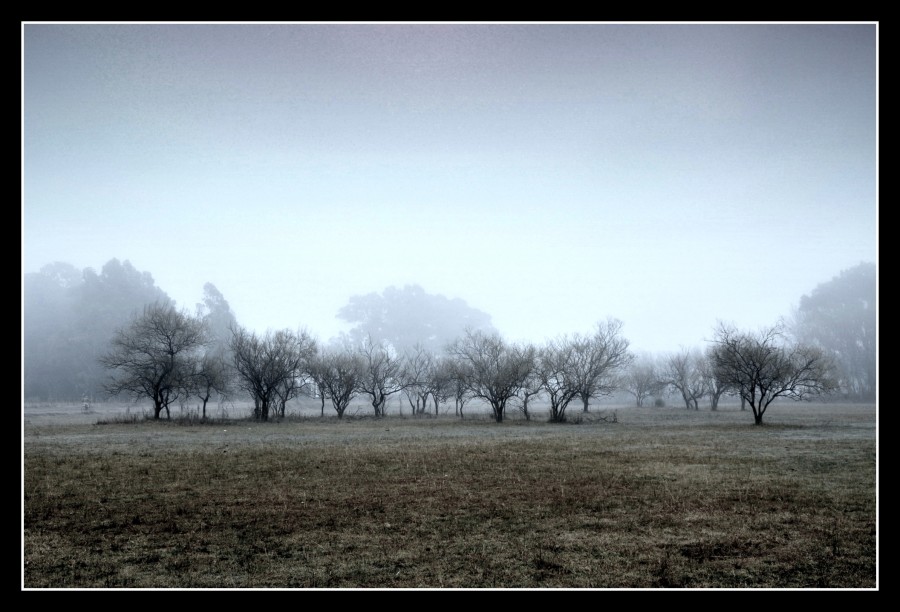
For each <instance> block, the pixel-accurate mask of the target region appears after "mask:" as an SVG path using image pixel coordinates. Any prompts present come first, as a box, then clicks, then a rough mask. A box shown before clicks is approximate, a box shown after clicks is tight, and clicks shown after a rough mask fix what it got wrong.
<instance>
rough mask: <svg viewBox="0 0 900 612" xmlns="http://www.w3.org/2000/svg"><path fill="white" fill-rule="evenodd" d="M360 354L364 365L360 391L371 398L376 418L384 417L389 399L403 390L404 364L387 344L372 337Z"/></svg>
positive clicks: (361, 348)
mask: <svg viewBox="0 0 900 612" xmlns="http://www.w3.org/2000/svg"><path fill="white" fill-rule="evenodd" d="M358 352H359V355H360V357H361V358H362V364H363V375H362V376H361V377H360V381H359V390H360V391H361V392H362V393H364V394H366V395H368V396H369V399H370V400H371V402H372V408H374V409H375V416H383V415H384V413H385V404H386V403H387V399H388V397H390V396H391V395H393V394H395V393H399V392H400V391H402V390H403V380H402V376H401V375H402V368H403V363H402V362H401V360H400V359H397V358H396V357H395V356H394V355H393V352H392V350H391V349H390V348H389V347H388V346H386V343H385V342H375V341H373V340H372V336H367V338H366V339H365V340H364V341H363V343H362V345H361V346H360V347H359V349H358Z"/></svg>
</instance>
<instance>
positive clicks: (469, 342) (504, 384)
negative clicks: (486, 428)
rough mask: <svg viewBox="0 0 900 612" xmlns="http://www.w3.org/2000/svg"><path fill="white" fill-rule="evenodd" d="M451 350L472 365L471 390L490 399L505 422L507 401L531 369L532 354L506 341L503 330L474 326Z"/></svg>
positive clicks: (498, 418)
mask: <svg viewBox="0 0 900 612" xmlns="http://www.w3.org/2000/svg"><path fill="white" fill-rule="evenodd" d="M449 352H450V354H451V355H453V356H454V357H455V358H456V359H458V360H459V361H461V362H463V363H465V364H466V365H467V366H468V367H469V377H468V380H467V386H468V388H469V391H470V393H471V394H472V395H473V396H474V397H478V398H481V399H483V400H485V401H486V402H488V403H489V404H490V406H491V410H492V412H493V415H494V420H495V421H496V422H498V423H502V422H503V415H504V413H505V410H506V404H507V402H508V401H509V400H510V398H512V397H515V395H516V393H518V391H519V389H520V388H521V387H522V385H524V384H525V380H526V379H527V377H528V375H529V374H530V373H531V370H532V368H533V359H532V358H531V356H529V355H526V354H525V353H524V352H523V351H522V350H521V349H520V348H518V347H515V346H510V345H509V344H507V343H506V342H504V341H503V339H502V338H501V337H500V335H499V334H490V335H488V334H485V333H484V332H480V331H472V330H466V333H465V335H464V336H463V337H461V338H458V339H457V340H456V341H455V342H454V343H453V344H452V345H450V347H449Z"/></svg>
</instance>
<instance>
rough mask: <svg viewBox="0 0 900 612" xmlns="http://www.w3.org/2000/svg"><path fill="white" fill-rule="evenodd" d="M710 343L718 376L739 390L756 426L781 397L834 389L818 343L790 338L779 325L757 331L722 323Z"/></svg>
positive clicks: (831, 370) (829, 365)
mask: <svg viewBox="0 0 900 612" xmlns="http://www.w3.org/2000/svg"><path fill="white" fill-rule="evenodd" d="M714 343H715V346H714V348H713V353H712V354H713V360H714V367H715V373H716V376H717V377H718V378H719V379H720V380H722V381H723V382H724V383H725V384H727V385H730V386H731V387H733V388H734V389H737V391H738V393H739V395H740V397H741V399H742V400H744V401H746V403H747V404H749V405H750V409H751V410H752V411H753V419H754V422H755V423H756V424H757V425H762V422H763V415H764V414H765V412H766V410H767V409H768V407H769V405H770V404H771V403H772V402H773V401H775V400H776V399H778V398H780V397H781V398H786V399H791V400H805V399H811V398H813V397H817V396H820V395H823V394H827V393H831V392H833V391H835V390H836V389H837V388H838V383H837V377H836V369H835V367H834V364H833V362H832V361H831V359H830V358H829V357H828V355H827V354H826V353H825V352H824V351H823V350H822V349H820V348H818V347H811V346H806V345H803V344H799V343H791V342H788V341H787V339H786V337H785V333H784V326H783V324H782V323H778V324H776V325H774V326H772V327H768V328H763V329H761V330H760V331H758V332H755V333H754V332H746V331H738V330H737V329H735V328H734V327H733V326H731V325H726V324H724V323H720V324H719V327H718V328H717V329H716V332H715V340H714Z"/></svg>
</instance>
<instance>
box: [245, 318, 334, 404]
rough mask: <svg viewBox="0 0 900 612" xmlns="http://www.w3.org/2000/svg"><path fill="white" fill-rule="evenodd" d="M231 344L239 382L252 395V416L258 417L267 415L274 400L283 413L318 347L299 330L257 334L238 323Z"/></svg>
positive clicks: (296, 390) (297, 389)
mask: <svg viewBox="0 0 900 612" xmlns="http://www.w3.org/2000/svg"><path fill="white" fill-rule="evenodd" d="M230 348H231V353H232V359H233V365H234V370H235V372H236V373H237V378H238V385H239V386H240V387H241V388H242V389H244V390H245V391H247V392H248V393H249V394H250V396H251V397H252V398H253V403H254V410H253V416H254V418H256V419H258V420H261V421H267V420H268V419H269V410H270V408H271V406H272V405H273V403H274V405H275V410H276V413H277V414H278V415H280V416H284V410H285V404H286V403H287V402H288V400H290V399H291V398H293V397H294V396H295V395H296V393H297V392H298V391H299V388H300V385H299V384H298V378H301V377H303V376H305V375H306V373H307V372H308V371H309V361H310V359H311V358H312V357H313V356H314V355H315V354H316V350H317V349H316V343H315V340H314V339H313V338H312V337H310V336H309V335H308V334H307V333H306V332H305V331H302V330H301V331H300V332H297V333H294V332H292V331H290V330H286V329H284V330H279V331H276V332H266V333H265V334H264V335H262V336H257V335H256V334H255V333H252V332H249V331H247V330H246V329H244V328H242V327H237V326H235V327H234V328H233V329H232V337H231V343H230Z"/></svg>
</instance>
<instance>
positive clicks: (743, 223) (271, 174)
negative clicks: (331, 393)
mask: <svg viewBox="0 0 900 612" xmlns="http://www.w3.org/2000/svg"><path fill="white" fill-rule="evenodd" d="M877 87H878V24H877V23H875V22H868V23H866V22H860V23H809V24H804V23H801V24H796V23H792V24H787V23H785V24H781V23H755V24H750V23H723V24H711V23H702V24H699V23H698V24H686V23H655V24H648V23H631V24H628V23H591V24H588V23H569V24H565V23H422V24H410V23H359V24H337V23H331V24H327V23H290V24H289V23H241V24H225V23H205V24H204V23H142V24H124V23H123V24H115V23H95V24H91V23H58V24H57V23H44V22H23V24H22V102H23V106H22V108H23V112H22V160H23V164H22V227H21V235H22V272H23V275H24V274H26V273H29V272H37V271H39V270H40V269H41V267H43V266H44V265H46V264H49V263H53V262H56V261H64V262H68V263H70V264H72V265H74V266H75V267H77V268H79V269H83V268H86V267H91V268H94V269H95V270H97V271H99V270H100V269H101V268H102V266H103V265H104V264H105V263H106V262H107V261H109V260H110V259H112V258H117V259H119V260H120V261H124V260H128V261H130V262H131V263H132V265H134V267H135V268H137V269H138V270H140V271H146V272H149V273H150V274H151V275H152V276H153V278H154V280H155V282H156V285H157V286H158V287H160V288H161V289H162V290H164V291H165V292H166V293H168V295H169V296H170V297H172V298H173V299H174V300H176V302H177V304H178V305H179V306H180V307H185V308H187V309H189V310H191V311H193V310H194V308H195V306H196V304H197V303H198V302H200V301H201V299H202V296H203V286H204V284H205V283H207V282H210V283H213V284H214V285H215V286H216V287H217V288H218V290H219V291H220V292H221V293H222V294H223V296H224V297H225V299H226V300H227V301H228V302H229V304H230V305H231V308H232V310H233V311H234V313H235V315H236V317H237V319H238V322H239V323H241V324H243V325H244V326H246V327H248V328H250V329H253V330H255V331H259V332H263V331H265V330H267V329H283V328H289V329H298V328H301V327H302V328H306V329H307V330H309V331H311V332H313V333H314V334H315V335H317V336H318V337H319V338H321V339H323V340H325V339H327V338H330V337H331V336H333V335H335V334H337V333H339V332H341V331H344V330H346V329H348V327H349V325H348V324H347V323H345V322H342V321H341V320H339V319H338V318H337V317H336V314H337V311H338V310H339V309H340V308H341V307H342V306H344V305H345V304H347V302H348V301H349V298H350V297H351V296H354V295H362V294H367V293H372V292H376V293H380V292H382V291H383V290H384V289H385V288H387V287H389V286H397V287H402V286H404V285H407V284H414V283H415V284H419V285H421V286H422V287H423V288H424V290H425V291H426V292H428V293H431V294H440V295H444V296H446V297H448V298H461V299H463V300H465V301H466V302H467V303H468V305H470V306H472V307H474V308H477V309H479V310H482V311H484V312H486V313H488V314H489V315H491V317H492V322H493V324H494V326H495V327H496V328H497V329H498V330H499V331H500V332H501V334H502V335H503V336H504V337H506V338H507V339H509V340H514V341H532V342H536V343H540V342H543V341H545V340H547V339H550V338H553V337H556V336H558V335H561V334H573V333H587V332H590V331H591V329H592V328H593V326H594V325H595V323H597V322H598V321H605V320H606V319H608V318H616V319H619V320H621V321H622V323H623V328H622V332H623V335H624V336H625V337H626V338H627V339H628V340H629V341H630V343H631V347H632V348H633V349H634V350H636V351H647V352H668V351H677V350H681V349H683V348H692V347H697V346H702V345H704V343H705V342H706V341H708V340H709V339H710V338H711V336H712V332H713V329H714V327H715V325H716V324H717V322H718V321H724V322H729V323H734V324H735V325H737V326H739V327H741V328H753V329H755V328H758V327H762V326H766V325H770V324H773V323H775V322H776V321H777V320H778V319H779V318H780V317H784V316H788V315H790V313H791V311H792V310H793V308H795V307H796V306H797V305H798V304H799V301H800V298H801V297H802V296H803V295H805V294H808V293H810V292H811V291H812V290H813V289H814V288H815V287H816V286H817V285H818V284H820V283H823V282H827V281H829V280H831V279H832V278H833V277H835V276H837V275H838V273H840V272H841V271H842V270H845V269H847V268H850V267H853V266H855V265H856V264H858V263H860V262H863V261H875V262H877V248H878V242H877V227H878V182H877V168H878V166H877V160H878V157H877V152H878V148H877V147H878V139H877V134H878V124H877V122H878V112H877V111H878V107H877Z"/></svg>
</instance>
